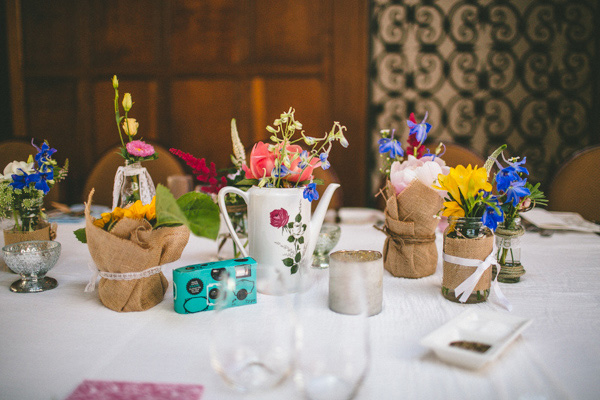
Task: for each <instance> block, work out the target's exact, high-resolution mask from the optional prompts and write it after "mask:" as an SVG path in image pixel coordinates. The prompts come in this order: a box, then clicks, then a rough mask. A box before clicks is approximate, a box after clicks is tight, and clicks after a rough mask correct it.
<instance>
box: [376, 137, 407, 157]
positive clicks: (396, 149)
mask: <svg viewBox="0 0 600 400" xmlns="http://www.w3.org/2000/svg"><path fill="white" fill-rule="evenodd" d="M378 143H379V152H380V153H381V154H385V153H389V157H390V158H391V159H395V158H396V157H398V156H400V157H402V156H403V155H404V150H402V145H401V144H400V142H399V141H397V140H396V139H394V138H382V139H379V142H378Z"/></svg>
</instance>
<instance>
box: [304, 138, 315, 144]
mask: <svg viewBox="0 0 600 400" xmlns="http://www.w3.org/2000/svg"><path fill="white" fill-rule="evenodd" d="M316 141H317V139H315V138H314V137H312V136H304V143H306V144H307V145H309V146H312V145H313V144H315V142H316Z"/></svg>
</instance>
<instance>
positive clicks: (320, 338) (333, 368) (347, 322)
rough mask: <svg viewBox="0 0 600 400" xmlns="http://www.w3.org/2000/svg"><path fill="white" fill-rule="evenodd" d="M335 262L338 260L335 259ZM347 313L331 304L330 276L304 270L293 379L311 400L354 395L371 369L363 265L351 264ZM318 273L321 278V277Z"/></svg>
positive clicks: (297, 304) (341, 399) (297, 301)
mask: <svg viewBox="0 0 600 400" xmlns="http://www.w3.org/2000/svg"><path fill="white" fill-rule="evenodd" d="M331 262H334V260H333V259H332V261H331ZM345 272H346V273H347V274H346V278H347V279H346V281H345V283H346V285H347V288H348V295H349V296H348V297H347V300H348V301H349V302H350V303H351V307H349V308H348V309H347V311H348V312H349V313H347V314H343V313H339V312H335V311H332V310H331V309H330V308H329V305H328V302H329V296H328V279H327V275H328V274H327V273H326V272H325V271H323V270H317V269H311V270H308V271H307V272H305V274H304V276H303V279H308V280H310V281H311V282H310V284H304V285H302V287H303V288H304V290H303V291H302V292H299V293H297V294H296V296H295V310H296V344H295V374H294V379H295V381H296V384H297V385H298V387H299V389H300V390H301V391H302V392H303V394H304V396H305V397H306V398H308V399H311V400H321V399H323V400H325V399H327V400H345V399H352V398H353V397H354V396H355V395H356V393H357V392H358V390H359V388H360V385H361V383H362V382H363V380H364V377H365V375H366V373H367V370H368V366H369V360H370V349H369V329H368V308H367V299H366V293H365V285H364V280H363V277H362V272H361V268H360V267H359V266H357V265H355V264H353V265H349V266H348V268H347V270H345ZM319 275H320V276H319Z"/></svg>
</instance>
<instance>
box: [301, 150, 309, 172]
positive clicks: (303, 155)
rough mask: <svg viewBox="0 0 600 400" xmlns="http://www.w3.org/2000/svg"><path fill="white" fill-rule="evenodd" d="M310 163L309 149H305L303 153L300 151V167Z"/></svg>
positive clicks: (302, 167)
mask: <svg viewBox="0 0 600 400" xmlns="http://www.w3.org/2000/svg"><path fill="white" fill-rule="evenodd" d="M308 163H309V161H308V151H306V150H303V151H302V153H300V162H299V163H298V168H300V169H304V168H306V167H308Z"/></svg>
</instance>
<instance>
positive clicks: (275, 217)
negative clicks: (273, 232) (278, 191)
mask: <svg viewBox="0 0 600 400" xmlns="http://www.w3.org/2000/svg"><path fill="white" fill-rule="evenodd" d="M289 220H290V216H289V214H288V212H287V211H285V209H284V208H280V209H279V210H273V211H271V226H274V227H275V228H282V227H284V226H285V225H286V224H287V223H288V221H289Z"/></svg>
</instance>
